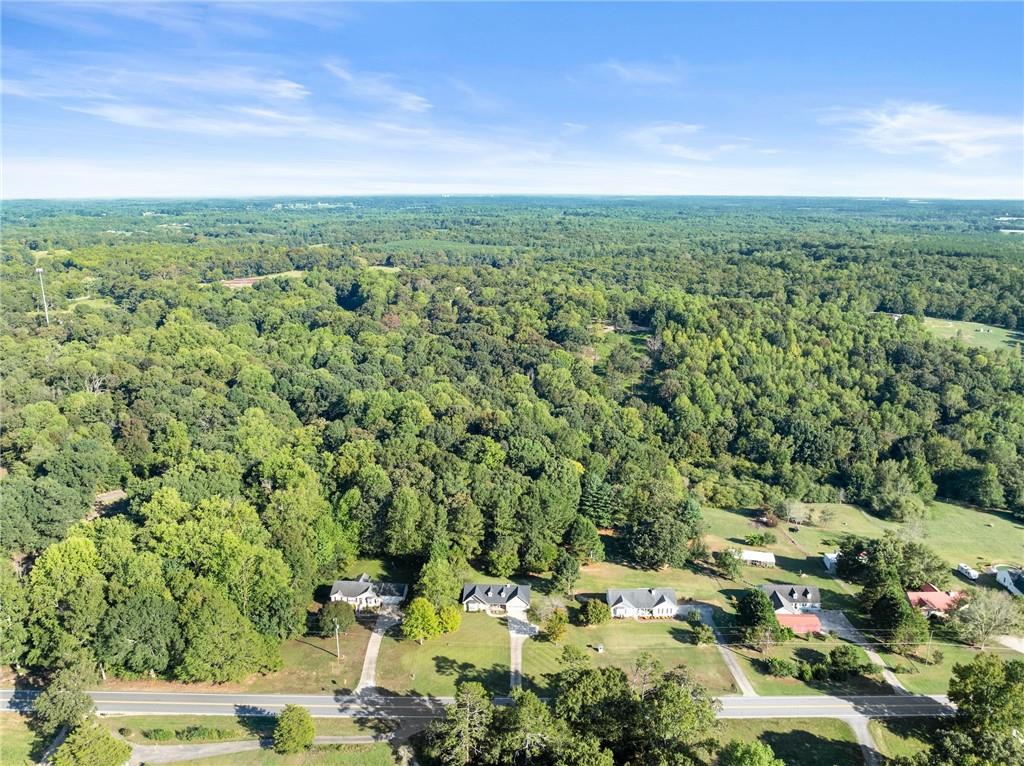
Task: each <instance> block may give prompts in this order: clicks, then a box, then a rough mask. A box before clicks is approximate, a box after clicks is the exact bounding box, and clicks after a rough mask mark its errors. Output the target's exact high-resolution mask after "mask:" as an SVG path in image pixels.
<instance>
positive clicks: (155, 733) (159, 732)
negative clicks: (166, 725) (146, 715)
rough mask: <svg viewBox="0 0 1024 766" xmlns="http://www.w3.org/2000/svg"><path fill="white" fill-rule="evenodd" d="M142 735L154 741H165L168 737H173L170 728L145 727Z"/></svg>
mask: <svg viewBox="0 0 1024 766" xmlns="http://www.w3.org/2000/svg"><path fill="white" fill-rule="evenodd" d="M142 736H144V737H145V738H146V739H151V740H153V741H154V742H166V741H167V740H169V739H174V732H173V731H171V730H170V729H147V730H146V731H144V732H142Z"/></svg>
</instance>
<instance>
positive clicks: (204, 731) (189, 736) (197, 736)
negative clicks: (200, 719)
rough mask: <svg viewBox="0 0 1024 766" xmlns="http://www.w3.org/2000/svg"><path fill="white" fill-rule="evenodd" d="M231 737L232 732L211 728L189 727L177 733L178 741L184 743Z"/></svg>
mask: <svg viewBox="0 0 1024 766" xmlns="http://www.w3.org/2000/svg"><path fill="white" fill-rule="evenodd" d="M231 736H232V732H230V731H228V730H227V729H218V728H216V727H213V726H189V727H188V728H186V729H182V730H180V731H179V732H178V739H183V740H185V741H186V742H198V741H201V740H218V739H228V738H229V737H231Z"/></svg>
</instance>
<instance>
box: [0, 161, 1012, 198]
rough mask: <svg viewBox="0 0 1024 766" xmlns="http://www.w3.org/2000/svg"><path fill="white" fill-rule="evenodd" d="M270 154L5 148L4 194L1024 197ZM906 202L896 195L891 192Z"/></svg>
mask: <svg viewBox="0 0 1024 766" xmlns="http://www.w3.org/2000/svg"><path fill="white" fill-rule="evenodd" d="M356 156H357V157H358V159H352V158H349V159H343V158H330V157H327V158H319V157H318V158H316V159H309V158H280V159H277V160H270V161H266V162H253V161H242V160H238V161H235V160H218V159H212V158H208V159H203V158H196V157H191V156H185V155H183V156H152V157H148V158H133V159H130V160H129V159H116V160H108V161H101V160H83V159H79V158H75V157H61V156H52V155H51V156H24V157H17V158H12V159H9V160H8V161H7V162H6V163H5V165H4V168H3V182H4V183H3V186H4V195H5V198H7V199H17V198H38V197H65V198H67V197H94V196H97V191H98V190H99V189H100V187H98V186H97V185H96V179H97V178H103V181H104V182H103V185H102V192H101V195H102V196H106V197H216V196H275V195H276V196H282V195H305V196H328V195H360V194H603V195H616V196H633V195H665V194H668V195H686V194H710V195H735V194H744V195H796V196H804V195H807V196H852V197H883V196H889V197H892V196H901V197H911V198H919V199H922V198H928V197H931V198H935V197H941V198H982V199H984V198H994V197H1003V198H1008V199H1009V198H1017V199H1019V198H1020V183H1019V180H1018V178H1017V177H1016V175H1015V174H1014V173H1012V172H1009V173H1003V174H995V175H993V174H988V175H986V174H976V173H972V174H969V175H965V174H962V173H954V172H949V173H944V172H931V171H917V170H903V171H895V170H893V169H891V168H886V167H885V166H881V167H879V166H870V165H858V166H853V167H834V166H829V167H819V166H815V167H804V166H794V165H776V166H772V167H760V168H750V167H738V166H721V165H679V164H678V163H672V164H661V163H649V162H631V161H628V160H611V161H609V160H608V158H607V157H592V158H589V159H585V160H576V161H562V160H557V159H552V158H547V159H543V158H540V159H538V158H529V159H527V158H524V156H523V155H521V154H518V153H516V152H514V151H513V152H510V153H509V154H508V155H507V156H504V155H502V154H500V153H489V154H487V155H480V156H476V157H473V158H472V161H465V162H451V161H449V160H448V159H447V158H440V157H436V156H434V155H433V154H432V153H424V154H423V155H421V156H419V157H416V158H412V159H409V158H405V157H402V158H394V157H390V156H388V155H386V154H380V155H375V156H367V155H365V154H363V153H358V154H357V155H356ZM893 204H899V203H893Z"/></svg>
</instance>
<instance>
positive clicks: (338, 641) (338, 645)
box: [334, 620, 341, 660]
mask: <svg viewBox="0 0 1024 766" xmlns="http://www.w3.org/2000/svg"><path fill="white" fill-rule="evenodd" d="M334 651H335V652H336V653H337V655H338V659H339V660H340V659H341V639H340V638H338V621H337V620H335V621H334Z"/></svg>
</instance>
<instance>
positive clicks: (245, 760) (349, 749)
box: [5, 744, 398, 766]
mask: <svg viewBox="0 0 1024 766" xmlns="http://www.w3.org/2000/svg"><path fill="white" fill-rule="evenodd" d="M179 763H187V764H189V766H395V764H396V763H398V761H397V760H396V759H395V755H394V752H393V751H392V749H391V746H390V745H385V744H377V745H322V746H317V747H314V748H313V749H312V750H310V751H308V752H306V753H300V754H298V755H278V754H277V753H275V752H274V751H273V750H258V751H256V752H253V751H249V752H245V753H234V754H232V755H219V756H217V757H215V758H200V759H198V760H194V761H179ZM5 766H6V764H5Z"/></svg>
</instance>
